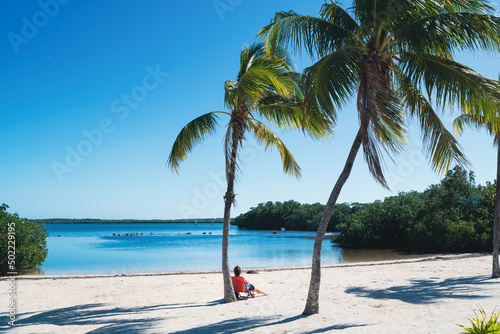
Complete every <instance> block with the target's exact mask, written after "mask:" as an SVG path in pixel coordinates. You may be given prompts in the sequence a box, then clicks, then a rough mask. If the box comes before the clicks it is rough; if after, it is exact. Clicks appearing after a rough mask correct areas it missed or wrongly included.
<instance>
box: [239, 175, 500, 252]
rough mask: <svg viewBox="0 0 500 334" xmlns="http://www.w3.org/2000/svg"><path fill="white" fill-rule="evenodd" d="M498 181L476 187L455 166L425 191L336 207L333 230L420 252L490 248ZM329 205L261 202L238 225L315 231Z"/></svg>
mask: <svg viewBox="0 0 500 334" xmlns="http://www.w3.org/2000/svg"><path fill="white" fill-rule="evenodd" d="M495 187H496V185H495V184H494V183H493V184H492V183H490V182H487V183H486V185H485V186H483V185H476V183H475V175H474V172H467V171H466V170H464V169H463V168H460V167H455V168H454V169H452V170H450V171H448V173H447V175H446V177H445V178H443V179H442V180H441V182H440V183H439V184H435V185H431V186H429V187H428V188H427V189H426V190H425V191H423V192H416V191H410V192H401V193H399V194H398V195H396V196H390V197H387V198H385V199H384V200H383V201H380V200H377V201H375V202H373V203H367V204H363V203H342V204H337V205H336V206H335V210H334V211H333V214H332V217H331V218H330V222H329V224H328V231H331V232H339V233H340V234H339V235H338V236H336V237H334V238H333V239H332V241H333V242H334V244H335V245H338V244H340V245H342V247H344V248H346V247H351V248H370V249H398V250H401V251H406V252H412V253H413V252H417V253H458V252H490V251H491V242H492V226H493V220H494V206H495V205H494V203H495ZM324 207H325V206H324V205H322V204H319V203H315V204H300V203H298V202H296V201H293V200H290V201H286V202H283V203H281V202H275V203H273V202H267V203H260V204H259V205H257V206H256V207H253V208H251V209H250V210H249V211H248V212H246V213H244V214H241V215H239V216H237V217H236V218H235V219H233V221H232V223H233V224H235V225H237V226H238V227H239V228H243V229H258V230H267V229H270V230H279V229H280V228H282V227H284V228H286V230H301V231H314V230H316V229H317V227H318V225H319V222H320V219H321V214H322V212H323V211H324Z"/></svg>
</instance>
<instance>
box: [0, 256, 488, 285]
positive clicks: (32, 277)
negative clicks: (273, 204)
mask: <svg viewBox="0 0 500 334" xmlns="http://www.w3.org/2000/svg"><path fill="white" fill-rule="evenodd" d="M484 257H491V254H484V253H464V254H436V255H432V256H425V257H416V258H409V259H399V260H380V261H363V262H347V263H336V264H325V265H322V266H321V268H322V269H335V268H357V267H376V266H387V265H399V264H411V263H421V262H436V261H449V260H460V259H470V258H484ZM247 269H249V270H251V271H253V272H256V273H259V272H276V271H278V272H282V271H296V270H310V269H311V267H310V266H285V267H260V268H247ZM205 274H222V272H221V270H181V271H164V272H144V273H108V274H54V275H19V276H16V279H20V280H53V279H87V278H110V277H149V276H179V275H205ZM8 279H9V277H8V276H0V281H5V280H8Z"/></svg>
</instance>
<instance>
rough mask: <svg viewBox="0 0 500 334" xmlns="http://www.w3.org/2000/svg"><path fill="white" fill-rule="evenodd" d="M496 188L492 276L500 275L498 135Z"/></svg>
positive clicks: (498, 137) (499, 145) (499, 140)
mask: <svg viewBox="0 0 500 334" xmlns="http://www.w3.org/2000/svg"><path fill="white" fill-rule="evenodd" d="M497 146H498V156H497V189H496V194H495V222H494V225H493V278H498V277H500V265H499V263H498V252H499V248H500V136H497Z"/></svg>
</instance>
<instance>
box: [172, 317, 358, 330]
mask: <svg viewBox="0 0 500 334" xmlns="http://www.w3.org/2000/svg"><path fill="white" fill-rule="evenodd" d="M306 317H307V316H304V315H297V316H293V317H289V318H285V319H280V318H279V317H276V316H274V317H244V318H243V317H240V318H234V319H229V320H224V321H220V322H217V323H214V324H210V325H206V326H201V327H197V328H191V329H186V330H181V331H177V332H172V333H171V334H188V333H200V334H201V333H229V334H232V333H239V332H243V331H248V330H255V329H259V328H261V329H263V328H265V327H269V326H273V325H282V324H287V323H291V322H294V321H297V320H300V319H303V318H306ZM361 326H366V325H358V324H338V325H333V326H329V327H326V328H320V329H317V330H314V331H312V332H308V333H326V332H328V331H331V330H342V329H347V328H351V327H361Z"/></svg>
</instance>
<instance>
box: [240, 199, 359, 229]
mask: <svg viewBox="0 0 500 334" xmlns="http://www.w3.org/2000/svg"><path fill="white" fill-rule="evenodd" d="M362 206H364V204H359V203H342V204H338V205H337V206H336V207H335V211H334V212H333V214H332V217H331V218H330V223H329V224H328V231H330V232H333V231H337V226H338V225H340V224H341V223H344V222H345V220H346V219H347V217H349V216H350V215H352V214H353V213H354V212H356V210H357V209H358V208H360V207H362ZM323 211H325V206H324V205H323V204H320V203H314V204H301V203H299V202H297V201H294V200H289V201H286V202H283V203H282V202H266V203H259V204H258V205H257V206H256V207H252V208H250V210H249V211H247V212H245V213H242V214H240V215H238V216H237V217H236V218H234V219H233V220H232V222H231V224H232V225H236V226H238V228H240V229H247V230H274V231H276V230H280V229H281V228H285V229H286V230H289V231H316V230H317V229H318V225H319V221H320V219H321V215H322V214H323Z"/></svg>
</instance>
